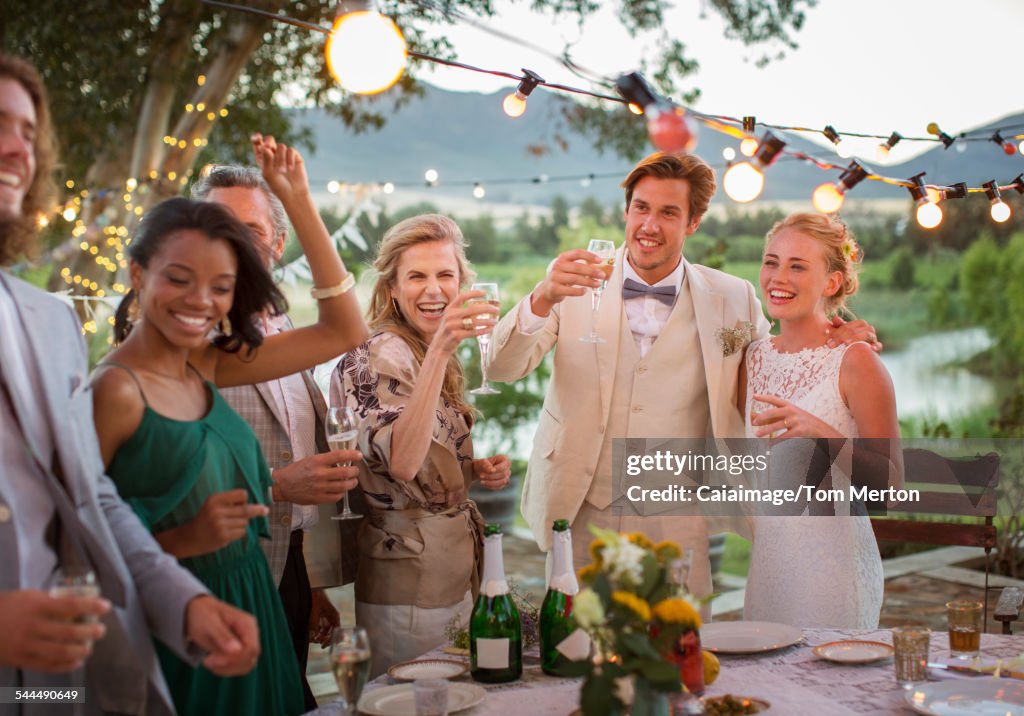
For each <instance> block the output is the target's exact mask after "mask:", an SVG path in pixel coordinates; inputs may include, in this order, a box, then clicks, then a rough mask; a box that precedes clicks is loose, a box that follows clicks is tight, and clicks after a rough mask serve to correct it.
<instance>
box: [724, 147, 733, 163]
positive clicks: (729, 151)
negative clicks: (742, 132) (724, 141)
mask: <svg viewBox="0 0 1024 716" xmlns="http://www.w3.org/2000/svg"><path fill="white" fill-rule="evenodd" d="M722 158H723V159H725V161H727V162H731V161H732V160H733V159H735V158H736V150H735V149H733V148H732V147H726V148H725V149H723V150H722Z"/></svg>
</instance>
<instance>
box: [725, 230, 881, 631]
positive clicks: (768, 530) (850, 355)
mask: <svg viewBox="0 0 1024 716" xmlns="http://www.w3.org/2000/svg"><path fill="white" fill-rule="evenodd" d="M859 251H860V250H859V248H858V246H857V244H856V242H855V241H854V238H853V235H852V234H851V233H850V232H849V231H848V230H847V228H846V227H845V226H844V225H843V224H842V223H840V222H839V221H837V220H835V219H833V218H831V217H827V216H822V215H820V214H794V215H791V216H789V217H787V218H786V219H784V220H783V221H780V222H778V223H777V224H776V225H775V226H774V227H772V230H771V231H770V232H769V233H768V238H767V240H766V244H765V253H764V260H763V263H762V266H761V275H760V284H761V291H762V294H763V298H764V302H765V305H766V306H767V310H768V314H769V315H770V316H771V317H772V318H773V319H774V320H775V321H777V322H778V323H779V326H780V329H781V330H780V333H779V335H778V336H775V337H771V336H769V337H767V338H764V339H761V340H758V341H756V342H754V343H752V344H750V346H748V347H747V355H746V365H745V369H746V389H745V392H744V394H743V395H742V396H741V405H742V406H743V407H744V412H743V414H744V416H745V417H746V424H747V432H748V435H749V436H750V437H759V438H770V437H775V438H778V437H781V436H785V437H787V438H795V437H802V438H838V437H849V438H854V437H860V438H897V437H898V435H899V427H898V425H897V421H896V403H895V397H894V394H893V388H892V381H891V380H890V378H889V374H888V373H887V372H886V370H885V367H884V366H883V365H882V362H881V361H880V360H879V358H878V356H877V355H876V354H875V352H874V351H873V350H872V348H871V346H869V345H868V344H867V343H863V342H858V343H852V344H848V345H840V346H838V347H836V348H830V347H829V346H828V345H827V343H826V341H827V340H828V337H829V336H828V333H829V329H830V327H831V322H830V320H829V318H828V316H829V315H831V314H834V313H835V312H836V311H837V310H838V309H839V308H841V307H842V305H843V302H844V300H845V299H846V298H847V297H848V296H850V295H852V294H853V293H854V292H856V290H857V276H856V266H855V264H856V261H857V259H858V254H859ZM800 444H806V445H810V444H811V443H809V442H807V443H805V441H801V443H800ZM795 445H797V444H795V443H790V444H789V446H790V447H793V446H795ZM865 445H867V447H864V446H860V445H859V446H858V448H857V449H858V450H873V451H876V452H877V451H884V453H885V454H884V459H882V461H881V462H882V465H883V466H885V469H884V470H883V473H885V472H888V473H889V474H891V475H899V474H900V467H899V465H900V458H899V454H898V452H899V451H898V440H893V441H892V443H889V441H886V440H879V441H869V442H868V443H865ZM776 452H781V451H776ZM852 455H853V445H852V443H849V442H848V443H846V444H845V446H844V447H843V449H842V451H840V452H839V455H838V456H837V457H835V458H834V460H835V461H834V462H833V464H832V467H831V469H830V472H829V476H828V481H829V482H830V485H829V486H830V487H832V488H833V489H842V490H844V491H845V492H846V494H849V493H848V490H847V489H846V488H847V487H848V485H849V484H850V474H851V472H852V470H851V469H850V468H851V465H852V459H853V457H852ZM874 457H875V458H878V457H881V456H879V455H875V456H874ZM875 462H876V463H877V462H878V460H877V459H876V460H875ZM772 464H773V465H775V467H776V469H775V471H774V473H772V471H771V467H770V468H769V472H770V474H769V475H767V476H766V477H767V480H768V481H769V483H770V486H771V487H773V488H774V487H794V486H795V485H796V484H803V482H804V478H803V475H802V472H803V471H791V470H779V469H778V465H777V463H776V462H775V461H774V460H773V461H772ZM794 474H797V475H799V476H794ZM858 474H859V473H858ZM876 474H877V473H876ZM885 479H886V476H885V475H884V474H883V481H884V480H885ZM787 480H788V481H789V482H791V483H793V484H789V485H785V484H782V483H785V482H786V481H787ZM897 481H898V479H897ZM896 486H897V487H898V486H900V485H899V484H897V485H896ZM821 508H822V506H820V505H812V506H811V508H810V512H811V514H808V510H804V513H803V514H798V515H794V516H757V517H755V518H754V545H753V551H752V554H751V564H750V572H749V575H748V579H747V590H746V599H745V602H744V618H745V619H750V620H758V621H772V622H783V623H787V624H793V625H796V626H803V627H823V628H827V627H832V628H841V627H842V628H862V629H863V628H873V627H877V626H878V617H879V612H880V611H881V606H882V591H883V578H882V562H881V558H880V556H879V553H878V545H877V543H876V541H875V537H874V534H873V533H872V530H871V524H870V522H869V520H868V518H867V517H866V516H849V515H850V502H849V501H847V502H842V503H840V502H836V503H834V504H830V505H827V506H825V512H826V513H831V512H833V511H834V514H835V516H814V515H815V514H822V509H821ZM841 515H847V516H841Z"/></svg>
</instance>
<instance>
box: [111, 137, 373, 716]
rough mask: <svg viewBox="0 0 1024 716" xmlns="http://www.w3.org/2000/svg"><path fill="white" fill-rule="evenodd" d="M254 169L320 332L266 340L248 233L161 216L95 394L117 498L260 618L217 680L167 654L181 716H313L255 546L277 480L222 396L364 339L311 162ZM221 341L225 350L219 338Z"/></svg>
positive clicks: (278, 298) (179, 208) (188, 215)
mask: <svg viewBox="0 0 1024 716" xmlns="http://www.w3.org/2000/svg"><path fill="white" fill-rule="evenodd" d="M254 148H255V151H256V157H257V161H258V162H259V163H260V165H261V166H262V167H263V174H264V177H265V178H266V179H267V181H268V183H269V184H270V185H271V188H272V189H273V190H274V191H275V193H276V194H277V195H278V197H279V198H281V200H282V203H284V205H285V209H286V211H287V212H288V214H289V218H290V219H291V220H292V223H293V225H294V226H295V227H296V230H297V234H298V237H299V241H300V243H301V244H302V246H303V249H304V250H305V252H306V256H307V258H308V259H309V264H310V267H311V271H312V273H313V280H314V283H315V285H317V286H319V287H321V290H320V291H318V292H317V293H316V294H314V295H316V296H317V297H318V298H319V300H318V302H317V305H318V312H319V316H318V321H317V322H316V323H315V324H313V325H312V326H308V327H304V328H298V329H295V330H291V331H287V332H284V333H281V334H278V335H274V336H271V337H268V338H266V339H265V340H264V339H263V336H262V334H261V332H260V331H259V330H258V327H257V326H256V324H255V323H254V320H253V317H254V316H255V315H256V314H258V313H260V312H261V311H262V310H264V309H265V308H266V307H268V306H269V307H271V308H272V312H276V313H279V312H282V311H283V309H284V306H285V301H284V298H283V296H282V295H281V293H280V292H279V291H278V289H277V288H276V286H274V283H273V281H272V279H271V277H270V275H269V273H268V272H267V270H266V268H265V264H266V262H265V261H264V260H263V259H262V258H261V257H260V255H259V253H258V249H257V248H256V246H257V244H256V242H255V241H254V238H253V236H252V235H251V232H250V231H249V230H248V229H247V228H246V227H245V225H243V224H241V223H240V222H239V221H238V220H237V219H235V218H234V216H233V215H232V214H231V213H230V212H229V211H228V210H227V209H225V208H223V207H221V206H219V205H217V204H214V203H211V202H195V201H189V200H187V199H171V200H169V201H166V202H164V203H162V204H159V205H157V206H155V207H153V208H152V209H151V210H150V211H149V212H148V213H147V214H146V216H145V218H144V219H143V221H142V223H141V225H140V227H139V230H138V232H137V233H136V235H135V237H134V240H133V242H132V243H131V245H130V246H129V248H128V254H129V256H130V257H131V281H132V291H131V292H130V293H129V295H128V296H126V298H125V300H124V302H123V304H122V308H121V309H119V311H118V313H119V318H121V319H124V318H125V316H126V315H127V314H132V316H131V318H129V320H130V322H131V325H130V326H126V325H125V322H124V320H121V321H119V324H118V325H117V326H116V327H115V335H116V337H117V338H118V340H119V341H120V344H119V346H118V347H117V348H116V349H115V350H113V351H112V352H111V353H110V355H109V356H107V358H106V359H105V360H104V361H103V362H102V363H101V364H100V366H99V368H98V369H97V372H96V376H95V378H94V381H93V388H94V411H95V418H96V429H97V433H98V436H99V439H100V447H101V450H102V453H103V459H104V461H105V462H106V464H107V466H108V469H109V474H110V476H111V477H112V478H113V479H114V480H115V482H116V483H117V486H118V489H119V491H120V493H121V495H122V497H123V498H124V499H125V500H126V501H128V502H129V504H131V505H132V506H133V507H134V508H135V510H136V511H137V512H138V514H139V516H140V517H141V518H142V520H143V521H144V522H145V523H146V524H147V525H148V526H149V527H150V529H151V530H152V531H153V533H154V535H155V537H156V539H157V540H158V541H159V542H160V544H161V545H162V546H163V548H164V549H165V550H166V551H167V552H169V553H171V554H173V555H175V556H176V557H178V558H179V559H180V560H181V562H182V564H183V565H184V566H186V567H187V568H189V569H190V570H191V571H192V572H193V573H195V574H196V576H198V577H199V578H200V579H202V580H203V582H204V583H205V584H206V585H207V586H208V587H209V588H210V591H211V592H213V593H214V594H215V595H216V596H218V597H220V598H221V599H224V600H225V601H227V602H229V603H231V604H233V605H235V606H238V607H240V608H242V609H245V610H246V611H248V612H250V613H252V614H253V615H254V616H255V617H256V618H257V620H258V622H259V626H260V643H261V648H262V653H261V656H260V659H259V661H258V663H257V664H256V667H255V668H254V669H253V670H252V671H251V672H249V673H248V674H247V675H245V676H242V677H235V678H231V679H225V678H220V677H217V676H215V675H214V674H212V673H211V672H209V671H207V670H206V669H204V668H202V667H201V666H199V667H193V666H192V665H190V664H188V663H186V662H184V661H182V660H180V659H179V658H178V657H176V656H175V655H174V654H172V653H171V652H170V651H169V650H167V649H163V648H161V647H160V645H158V650H159V654H160V661H161V666H162V667H163V670H164V674H165V676H166V677H167V681H168V683H169V684H170V687H171V692H172V695H173V697H174V701H175V707H176V708H177V710H178V712H179V713H181V714H183V715H186V714H211V713H239V714H243V713H244V714H247V715H248V714H267V715H268V716H271V715H272V716H281V715H285V714H299V713H302V712H303V711H304V707H303V697H302V688H301V682H300V678H299V671H298V664H297V662H296V659H295V654H294V652H293V650H292V648H291V639H290V637H289V633H288V630H287V624H286V621H285V617H284V612H283V609H282V606H281V601H280V598H279V596H278V593H277V589H276V586H275V585H274V582H273V579H272V577H271V574H270V570H269V567H268V566H267V563H266V559H265V558H264V555H263V552H262V550H261V549H260V547H259V545H258V537H259V535H260V534H266V533H267V532H268V529H267V523H266V515H267V512H268V510H267V508H266V506H265V505H264V504H263V503H264V502H266V500H267V498H268V491H269V487H270V484H271V481H270V473H269V471H268V469H267V466H266V463H265V462H264V460H263V455H262V452H261V450H260V447H259V444H258V442H257V440H256V436H255V435H254V434H253V432H252V430H251V429H250V428H249V426H248V424H247V423H246V422H245V421H244V420H242V418H240V417H239V416H238V414H237V413H235V412H234V411H233V410H232V409H231V408H230V407H229V406H228V405H227V403H225V402H224V401H223V399H222V398H221V397H220V396H219V394H218V393H217V389H216V387H215V386H217V385H219V386H227V385H241V384H247V383H256V382H260V381H265V380H269V379H273V378H277V377H280V376H284V375H288V374H291V373H295V372H298V371H300V370H304V369H306V368H309V367H311V366H313V365H316V364H318V363H321V362H324V361H327V360H329V359H330V358H333V357H335V356H337V355H338V354H339V353H342V352H344V351H346V350H348V349H349V348H351V347H353V346H354V345H357V344H359V343H360V342H361V341H362V340H363V339H364V338H365V335H366V328H365V324H364V323H363V321H362V319H361V317H360V315H359V307H358V305H357V303H356V300H355V297H354V296H353V295H352V293H351V292H349V291H348V290H347V289H348V288H350V287H351V283H352V281H351V280H350V279H349V278H348V277H347V276H346V273H345V268H344V266H343V265H342V263H341V260H340V259H339V257H338V254H337V252H336V251H335V250H334V247H333V244H332V242H331V241H330V237H329V236H328V234H327V231H326V229H325V228H324V226H323V223H322V222H321V221H320V220H319V216H318V215H317V213H316V209H315V207H314V206H313V204H312V201H311V200H310V198H309V193H308V181H307V179H306V175H305V169H304V168H303V166H302V160H301V157H299V156H298V154H297V153H295V152H294V150H292V149H290V148H288V147H285V146H284V145H276V144H275V143H274V141H273V138H271V137H268V138H266V139H265V140H264V139H263V138H261V137H259V136H258V135H257V136H256V137H254ZM211 335H214V336H215V337H214V338H212V340H211Z"/></svg>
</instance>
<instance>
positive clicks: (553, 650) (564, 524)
mask: <svg viewBox="0 0 1024 716" xmlns="http://www.w3.org/2000/svg"><path fill="white" fill-rule="evenodd" d="M551 532H552V534H551V543H552V546H551V582H550V583H549V584H548V591H547V594H545V595H544V603H543V604H542V605H541V608H540V668H541V669H543V670H544V673H545V674H551V675H552V676H562V675H563V673H562V669H563V668H564V667H565V665H566V664H568V663H569V660H568V659H567V658H566V657H565V655H564V654H562V653H561V652H560V651H558V645H559V644H561V643H562V642H563V641H564V640H565V639H566V638H567V637H568V636H569V635H570V634H572V632H573V631H575V629H576V625H575V623H574V620H573V618H572V602H573V599H574V598H575V596H576V594H577V593H578V592H579V591H580V585H579V582H577V581H576V571H575V570H574V569H573V564H572V532H570V531H569V520H555V523H554V525H552V527H551Z"/></svg>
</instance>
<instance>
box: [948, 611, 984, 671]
mask: <svg viewBox="0 0 1024 716" xmlns="http://www.w3.org/2000/svg"><path fill="white" fill-rule="evenodd" d="M981 609H982V604H981V602H974V601H971V600H969V599H957V600H955V601H952V602H946V614H947V616H948V617H949V651H950V652H951V653H952V655H953V656H955V657H957V658H960V659H970V658H973V657H975V656H977V655H978V652H979V651H980V650H981Z"/></svg>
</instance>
